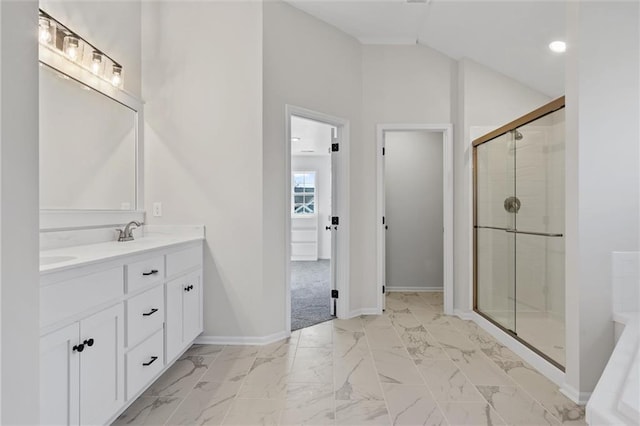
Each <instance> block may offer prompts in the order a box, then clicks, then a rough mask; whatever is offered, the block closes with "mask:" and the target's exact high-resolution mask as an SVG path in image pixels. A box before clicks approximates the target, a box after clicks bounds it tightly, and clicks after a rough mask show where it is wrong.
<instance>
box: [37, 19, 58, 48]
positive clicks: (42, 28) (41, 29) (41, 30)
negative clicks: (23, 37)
mask: <svg viewBox="0 0 640 426" xmlns="http://www.w3.org/2000/svg"><path fill="white" fill-rule="evenodd" d="M38 40H39V41H40V43H42V44H46V45H53V46H55V44H56V25H55V23H54V22H53V21H52V20H51V19H49V18H47V17H46V16H40V18H39V19H38Z"/></svg>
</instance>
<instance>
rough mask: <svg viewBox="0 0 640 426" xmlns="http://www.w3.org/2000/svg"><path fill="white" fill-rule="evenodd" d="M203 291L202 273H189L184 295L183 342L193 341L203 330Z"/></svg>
mask: <svg viewBox="0 0 640 426" xmlns="http://www.w3.org/2000/svg"><path fill="white" fill-rule="evenodd" d="M201 292H202V289H201V285H200V275H199V274H192V275H189V276H188V277H187V279H186V281H185V288H184V291H183V295H182V312H183V316H182V318H183V326H182V327H183V328H182V330H183V342H182V343H183V344H186V343H189V342H191V341H192V340H193V339H195V338H196V337H197V336H198V334H200V333H201V332H202V323H201V319H202V312H201V303H200V295H201Z"/></svg>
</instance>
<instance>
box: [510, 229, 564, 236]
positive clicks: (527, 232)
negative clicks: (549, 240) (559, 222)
mask: <svg viewBox="0 0 640 426" xmlns="http://www.w3.org/2000/svg"><path fill="white" fill-rule="evenodd" d="M505 231H506V232H508V233H510V234H524V235H538V236H540V237H564V234H554V233H550V232H533V231H518V230H517V229H505Z"/></svg>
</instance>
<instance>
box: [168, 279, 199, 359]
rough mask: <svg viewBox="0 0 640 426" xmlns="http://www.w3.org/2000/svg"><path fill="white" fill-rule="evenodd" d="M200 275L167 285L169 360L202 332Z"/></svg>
mask: <svg viewBox="0 0 640 426" xmlns="http://www.w3.org/2000/svg"><path fill="white" fill-rule="evenodd" d="M201 291H202V290H201V286H200V274H199V273H193V274H189V275H187V276H185V277H182V278H178V279H175V280H173V281H170V282H168V283H167V334H166V336H167V359H169V360H171V359H174V358H175V357H176V356H177V355H178V354H179V353H180V352H181V351H182V349H184V347H185V345H187V344H188V343H189V342H191V341H193V339H195V338H196V336H198V334H200V333H201V332H202V306H201V305H202V304H201V300H202V298H201V296H200V293H201Z"/></svg>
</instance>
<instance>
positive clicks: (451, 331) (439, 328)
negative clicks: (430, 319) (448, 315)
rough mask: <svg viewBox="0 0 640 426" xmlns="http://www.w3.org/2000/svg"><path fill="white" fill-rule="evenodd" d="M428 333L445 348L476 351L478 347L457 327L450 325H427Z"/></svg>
mask: <svg viewBox="0 0 640 426" xmlns="http://www.w3.org/2000/svg"><path fill="white" fill-rule="evenodd" d="M425 328H426V329H427V331H428V332H429V333H430V334H431V335H432V336H433V337H434V338H435V340H436V341H437V342H438V343H439V344H440V345H441V346H442V347H443V348H444V349H447V348H453V349H460V350H474V349H477V346H476V345H474V344H473V343H472V342H471V340H469V339H468V338H467V337H466V336H464V335H463V334H461V333H460V332H459V331H458V330H457V329H456V328H455V327H453V326H450V325H436V324H434V325H426V326H425Z"/></svg>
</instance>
